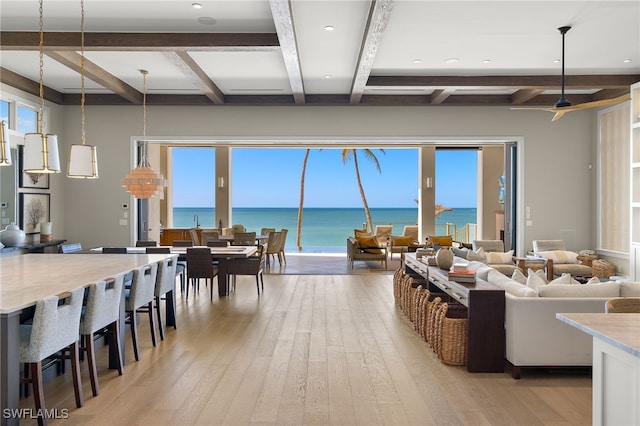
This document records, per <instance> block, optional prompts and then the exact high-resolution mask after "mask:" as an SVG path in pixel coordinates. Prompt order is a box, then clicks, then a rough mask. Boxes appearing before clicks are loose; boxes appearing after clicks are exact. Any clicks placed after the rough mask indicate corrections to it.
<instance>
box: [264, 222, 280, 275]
mask: <svg viewBox="0 0 640 426" xmlns="http://www.w3.org/2000/svg"><path fill="white" fill-rule="evenodd" d="M279 241H280V231H273V232H270V233H269V238H268V239H267V247H266V251H265V255H266V256H265V257H266V262H267V268H270V267H271V261H272V260H274V261H275V256H278V262H280V256H279V252H280V246H279V245H278V244H279Z"/></svg>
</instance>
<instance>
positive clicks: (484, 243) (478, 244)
mask: <svg viewBox="0 0 640 426" xmlns="http://www.w3.org/2000/svg"><path fill="white" fill-rule="evenodd" d="M472 248H473V250H474V251H477V250H478V249H480V248H482V249H483V251H484V253H485V257H486V263H487V265H489V266H491V267H492V268H493V269H495V270H497V271H500V272H502V273H503V274H505V275H508V276H511V275H513V271H515V270H516V269H518V270H520V271H521V272H522V269H521V268H520V267H518V265H517V264H516V262H515V260H514V258H513V250H510V251H508V252H505V251H504V242H503V241H502V240H473V242H472Z"/></svg>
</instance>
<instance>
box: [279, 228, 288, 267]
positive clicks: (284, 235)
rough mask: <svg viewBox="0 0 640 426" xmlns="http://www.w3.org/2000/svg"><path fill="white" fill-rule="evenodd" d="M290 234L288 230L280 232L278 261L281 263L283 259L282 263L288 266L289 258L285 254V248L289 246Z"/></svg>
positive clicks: (283, 229)
mask: <svg viewBox="0 0 640 426" xmlns="http://www.w3.org/2000/svg"><path fill="white" fill-rule="evenodd" d="M288 233H289V230H288V229H285V228H282V229H281V230H280V237H279V238H278V261H280V258H281V259H282V261H283V262H284V264H285V265H286V264H287V256H286V255H285V254H284V252H285V250H284V249H285V246H286V245H287V234H288Z"/></svg>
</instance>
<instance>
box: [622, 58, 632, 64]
mask: <svg viewBox="0 0 640 426" xmlns="http://www.w3.org/2000/svg"><path fill="white" fill-rule="evenodd" d="M622 62H624V63H625V64H629V63H631V59H625V60H624V61H622Z"/></svg>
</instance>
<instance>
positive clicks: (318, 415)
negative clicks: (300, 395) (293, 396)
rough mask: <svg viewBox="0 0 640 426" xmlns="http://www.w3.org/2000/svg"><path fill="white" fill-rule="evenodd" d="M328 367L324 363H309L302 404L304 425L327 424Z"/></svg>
mask: <svg viewBox="0 0 640 426" xmlns="http://www.w3.org/2000/svg"><path fill="white" fill-rule="evenodd" d="M327 376H328V367H327V363H326V362H318V361H314V362H311V361H309V367H308V371H307V392H306V397H305V400H304V402H305V404H304V424H306V425H328V424H329V396H328V394H327V386H328V384H327V382H328V378H327Z"/></svg>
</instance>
